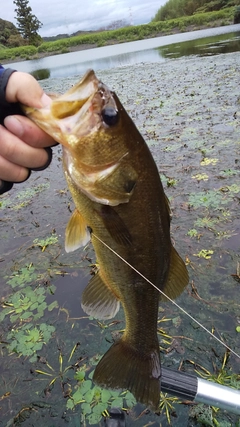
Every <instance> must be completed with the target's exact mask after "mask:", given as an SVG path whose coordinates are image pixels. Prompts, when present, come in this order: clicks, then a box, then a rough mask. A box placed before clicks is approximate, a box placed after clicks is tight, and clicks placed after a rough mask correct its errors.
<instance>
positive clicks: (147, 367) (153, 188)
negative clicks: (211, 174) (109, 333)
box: [25, 71, 188, 408]
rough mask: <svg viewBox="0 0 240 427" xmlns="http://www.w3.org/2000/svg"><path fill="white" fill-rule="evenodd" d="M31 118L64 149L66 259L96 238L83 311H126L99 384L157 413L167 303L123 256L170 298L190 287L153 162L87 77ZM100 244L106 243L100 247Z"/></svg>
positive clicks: (97, 375) (108, 314) (115, 104)
mask: <svg viewBox="0 0 240 427" xmlns="http://www.w3.org/2000/svg"><path fill="white" fill-rule="evenodd" d="M25 112H26V113H27V115H28V116H29V117H30V118H31V119H32V120H33V121H34V122H35V123H37V124H38V125H39V126H40V127H41V128H42V129H43V130H44V131H46V132H47V133H48V134H50V135H51V136H52V137H53V138H54V139H55V140H56V141H58V142H59V143H60V144H62V145H63V168H64V173H65V177H66V180H67V183H68V186H69V189H70V191H71V194H72V197H73V200H74V203H75V206H76V209H75V211H74V213H73V215H72V217H71V219H70V221H69V223H68V225H67V229H66V243H65V246H66V251H67V252H69V251H72V250H75V249H77V248H79V247H81V246H83V245H85V244H86V243H87V242H88V240H89V239H90V237H91V240H92V243H93V246H94V249H95V252H96V257H97V261H98V264H99V271H98V273H97V274H96V275H95V276H94V277H93V278H92V279H91V280H90V282H89V284H88V285H87V287H86V289H85V290H84V292H83V295H82V307H83V309H84V310H85V312H86V313H87V314H89V315H91V316H94V317H96V318H99V319H109V318H112V317H113V316H115V314H116V313H117V312H118V310H119V306H120V303H121V304H122V307H123V310H124V314H125V320H126V328H125V331H124V333H123V336H122V338H121V339H119V340H118V341H116V342H115V343H114V344H113V345H112V346H111V348H110V349H109V350H108V351H107V352H106V354H105V355H104V356H103V357H102V359H101V360H100V362H99V363H98V365H97V367H96V369H95V372H94V376H93V380H94V382H96V383H97V384H99V385H100V386H103V387H107V388H113V389H118V388H121V389H128V390H130V391H131V392H132V393H133V394H134V396H135V398H136V400H137V401H139V402H142V403H144V404H146V405H149V406H151V407H152V408H157V407H158V404H159V400H160V382H161V381H160V380H161V365H160V354H159V342H158V337H157V319H158V305H159V301H161V300H163V298H162V296H161V294H160V293H159V292H158V290H156V289H154V288H153V287H152V286H151V285H150V284H149V283H148V282H147V281H146V280H144V278H143V277H142V276H140V275H139V274H138V273H137V272H136V271H135V270H133V269H132V268H130V267H129V265H127V264H125V263H124V262H123V261H122V260H121V259H120V258H119V257H118V256H116V254H114V253H113V252H111V251H110V250H109V248H107V247H106V246H105V245H104V244H103V243H102V242H101V241H103V242H105V243H106V244H107V245H108V246H109V247H110V248H111V249H112V250H113V251H115V252H116V253H117V254H119V255H120V256H121V257H122V258H123V259H124V260H126V261H127V262H128V263H129V264H131V266H133V267H134V268H135V269H136V270H138V271H139V272H140V273H141V274H142V275H143V276H145V277H146V278H147V279H148V280H150V281H151V282H153V283H154V284H155V285H156V286H157V288H158V289H160V290H162V291H163V292H164V293H165V294H167V296H169V297H171V298H176V297H177V296H178V295H179V294H180V293H181V292H182V290H183V289H184V287H185V286H186V285H187V283H188V273H187V270H186V267H185V264H184V262H183V261H182V259H181V258H180V256H179V255H178V253H177V252H176V250H175V249H174V247H173V246H172V243H171V238H170V215H169V205H168V201H167V198H166V196H165V194H164V190H163V187H162V183H161V180H160V177H159V173H158V170H157V167H156V164H155V162H154V160H153V157H152V155H151V153H150V151H149V149H148V146H147V144H146V143H145V141H144V139H143V137H142V136H141V135H140V133H139V131H138V129H137V128H136V126H135V125H134V123H133V121H132V120H131V118H130V117H129V116H128V114H127V113H126V111H125V109H124V108H123V106H122V104H121V103H120V101H119V99H118V97H117V95H116V94H114V93H112V92H111V91H110V90H109V89H108V88H107V86H105V85H104V84H103V83H102V82H101V81H99V80H98V79H97V77H96V76H95V74H94V72H93V71H89V72H87V73H86V75H85V76H84V77H83V78H82V80H81V81H80V82H79V83H77V84H76V85H75V86H74V87H72V88H71V89H70V90H69V91H68V92H67V93H66V94H64V95H61V96H58V97H54V98H53V101H52V104H51V105H50V107H47V108H42V109H39V110H37V109H30V108H28V107H25ZM99 239H100V240H99Z"/></svg>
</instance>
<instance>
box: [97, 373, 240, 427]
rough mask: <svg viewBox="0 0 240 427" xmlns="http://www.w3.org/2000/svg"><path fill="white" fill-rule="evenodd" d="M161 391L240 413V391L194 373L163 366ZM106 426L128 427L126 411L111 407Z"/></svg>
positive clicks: (105, 422) (105, 421)
mask: <svg viewBox="0 0 240 427" xmlns="http://www.w3.org/2000/svg"><path fill="white" fill-rule="evenodd" d="M161 391H163V392H165V393H169V394H172V395H174V396H177V397H179V398H180V399H183V400H187V401H191V402H196V403H205V404H206V405H211V406H215V407H216V408H220V409H223V410H225V411H229V412H234V413H235V414H238V415H239V414H240V391H238V390H234V389H232V388H230V387H226V386H223V385H220V384H216V383H211V382H210V381H206V380H203V379H202V378H198V377H196V376H194V375H192V374H188V373H185V372H181V371H174V370H172V369H169V368H163V367H162V377H161ZM103 425H104V427H126V418H125V414H124V411H123V410H122V409H120V408H111V409H110V410H109V417H107V418H106V419H105V420H104V424H101V426H103Z"/></svg>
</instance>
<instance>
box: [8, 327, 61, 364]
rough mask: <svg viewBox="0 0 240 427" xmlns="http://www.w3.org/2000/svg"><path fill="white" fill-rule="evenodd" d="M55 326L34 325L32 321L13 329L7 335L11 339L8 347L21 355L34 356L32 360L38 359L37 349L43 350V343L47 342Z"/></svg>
mask: <svg viewBox="0 0 240 427" xmlns="http://www.w3.org/2000/svg"><path fill="white" fill-rule="evenodd" d="M54 331H55V327H54V326H52V325H47V324H46V323H41V324H40V325H38V326H34V325H33V324H32V323H29V324H25V325H23V326H22V327H21V329H19V330H18V329H12V330H11V332H9V334H8V335H7V340H8V341H10V343H9V346H8V349H9V351H10V352H14V353H17V354H19V355H20V356H33V355H34V357H31V359H30V361H31V362H33V361H35V360H36V358H37V356H36V354H35V353H36V351H38V350H41V349H42V347H43V344H46V343H47V342H48V341H49V340H50V338H51V336H52V333H53V332H54Z"/></svg>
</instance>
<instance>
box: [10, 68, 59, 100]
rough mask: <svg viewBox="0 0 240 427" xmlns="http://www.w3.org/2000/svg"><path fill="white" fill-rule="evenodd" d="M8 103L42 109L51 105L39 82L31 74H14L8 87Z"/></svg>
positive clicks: (18, 72)
mask: <svg viewBox="0 0 240 427" xmlns="http://www.w3.org/2000/svg"><path fill="white" fill-rule="evenodd" d="M6 101H7V102H20V103H21V104H24V105H27V106H29V107H35V108H41V107H46V106H47V105H49V104H50V103H51V99H50V98H49V97H48V96H47V95H46V94H45V93H44V91H43V89H42V88H41V86H40V85H39V84H38V82H37V80H35V78H34V77H33V76H31V74H28V73H22V72H20V71H17V72H15V73H12V74H11V76H10V78H9V80H8V84H7V87H6Z"/></svg>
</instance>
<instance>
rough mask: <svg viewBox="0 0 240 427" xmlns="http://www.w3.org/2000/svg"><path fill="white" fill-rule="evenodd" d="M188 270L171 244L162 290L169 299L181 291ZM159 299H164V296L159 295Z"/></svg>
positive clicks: (187, 278)
mask: <svg viewBox="0 0 240 427" xmlns="http://www.w3.org/2000/svg"><path fill="white" fill-rule="evenodd" d="M188 280H189V277H188V271H187V268H186V265H185V264H184V262H183V260H182V258H181V257H180V256H179V255H178V253H177V251H176V249H175V248H174V247H173V246H172V250H171V261H170V268H169V273H168V278H167V281H166V284H165V286H164V288H163V292H164V293H165V294H166V295H167V296H168V297H169V298H171V299H175V298H177V297H178V296H179V295H181V293H182V292H183V290H184V288H185V287H186V286H187V284H188ZM160 300H161V301H164V300H166V298H165V297H163V296H162V295H160Z"/></svg>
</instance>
